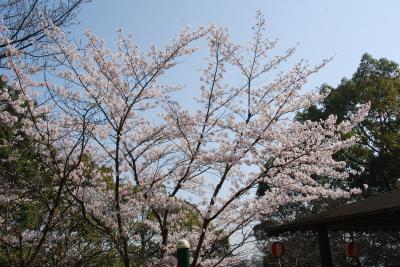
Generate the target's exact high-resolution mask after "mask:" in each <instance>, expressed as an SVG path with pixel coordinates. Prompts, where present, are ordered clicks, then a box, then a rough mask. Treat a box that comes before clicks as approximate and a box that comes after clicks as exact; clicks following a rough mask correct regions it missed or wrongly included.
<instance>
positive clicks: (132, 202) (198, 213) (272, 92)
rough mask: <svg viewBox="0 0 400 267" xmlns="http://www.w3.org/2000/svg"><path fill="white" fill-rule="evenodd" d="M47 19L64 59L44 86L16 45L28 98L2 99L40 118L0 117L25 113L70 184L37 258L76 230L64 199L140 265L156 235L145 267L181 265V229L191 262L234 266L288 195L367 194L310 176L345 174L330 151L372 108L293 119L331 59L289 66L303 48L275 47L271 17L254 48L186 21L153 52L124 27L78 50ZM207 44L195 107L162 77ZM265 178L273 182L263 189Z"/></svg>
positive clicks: (60, 181) (52, 50) (38, 240)
mask: <svg viewBox="0 0 400 267" xmlns="http://www.w3.org/2000/svg"><path fill="white" fill-rule="evenodd" d="M43 23H44V26H43V28H44V29H45V33H46V35H47V36H48V37H49V38H52V42H51V45H50V46H49V47H47V49H48V51H49V54H52V55H54V58H53V60H55V61H56V62H57V64H55V65H56V66H57V67H56V68H55V67H54V68H49V69H47V70H46V72H45V73H44V75H43V76H44V79H43V80H42V81H40V82H34V81H33V80H34V79H38V75H37V73H36V72H35V71H36V69H35V68H32V67H31V66H27V65H24V63H23V61H21V60H19V59H18V51H14V52H13V51H11V52H13V54H15V56H14V57H9V58H8V60H9V68H10V69H11V70H12V71H13V74H12V75H10V77H9V79H10V83H11V84H12V87H13V88H15V90H17V91H18V92H20V94H19V98H18V99H17V100H13V99H11V98H10V97H9V96H8V95H7V94H6V93H4V94H3V95H2V100H5V101H8V102H7V103H8V104H9V105H11V106H13V107H14V108H15V109H16V110H17V111H18V112H19V114H22V113H24V114H27V116H28V117H29V118H28V119H25V118H23V119H18V117H17V116H15V115H13V114H10V113H7V112H2V114H1V119H2V120H3V121H7V122H9V123H10V124H12V123H16V122H18V123H19V124H20V125H21V126H20V129H21V131H23V132H24V134H26V135H27V136H29V138H30V139H31V140H34V141H35V144H36V145H37V146H38V149H39V151H42V157H43V158H44V159H45V160H46V163H47V165H48V168H49V170H51V172H52V173H53V174H54V176H55V177H56V182H55V185H54V186H55V187H56V188H57V190H56V192H57V193H58V192H59V194H58V195H57V196H59V197H56V198H55V199H54V201H52V203H51V205H49V211H48V215H47V216H46V218H45V220H44V221H43V222H42V225H41V227H40V228H39V229H38V230H37V231H35V232H34V233H33V234H31V237H30V238H31V239H30V241H29V242H32V243H33V244H34V246H33V247H34V249H33V251H32V252H31V253H30V256H29V257H28V264H29V263H32V262H34V260H35V257H36V256H37V254H38V253H39V251H40V250H41V249H43V247H46V246H47V245H48V244H50V243H51V240H54V239H57V238H61V239H62V238H65V236H64V235H61V234H60V233H59V232H57V231H55V232H54V231H52V230H53V229H55V225H56V224H57V223H61V222H60V220H57V218H58V215H59V214H60V213H62V212H61V210H62V209H63V207H64V206H63V205H61V203H62V201H63V198H65V199H68V200H69V201H70V202H71V203H73V204H71V205H72V206H73V208H71V209H74V210H78V211H79V213H80V214H81V216H82V219H83V220H85V222H87V223H88V224H90V225H91V226H92V227H93V229H95V231H97V232H98V233H99V234H100V235H101V236H102V237H103V238H104V244H105V245H104V248H112V249H115V251H116V252H117V254H118V255H119V258H120V259H121V261H122V262H123V263H124V265H125V266H136V265H137V263H136V262H135V261H134V260H133V254H134V253H135V248H137V247H141V248H142V249H145V248H147V247H148V244H149V243H150V242H151V243H152V244H156V246H155V247H156V248H157V249H156V251H155V252H154V253H153V254H152V255H150V254H149V255H147V254H146V257H147V258H146V259H145V263H144V264H145V265H146V266H152V265H154V266H160V265H162V266H167V265H170V264H173V263H174V258H173V253H174V251H175V244H176V241H177V240H178V239H181V238H185V239H188V240H189V241H190V243H191V245H192V247H193V254H192V266H223V265H225V264H228V263H235V262H237V261H239V260H240V259H241V254H240V248H241V247H242V246H243V245H244V244H246V243H247V242H248V241H249V240H250V238H251V236H252V232H251V229H252V225H253V224H254V223H255V222H256V221H257V220H258V219H259V218H260V216H264V215H266V214H268V213H269V212H272V211H274V210H276V208H277V207H279V206H280V205H284V204H287V203H292V202H298V201H302V202H306V201H310V200H313V199H316V198H319V197H331V198H339V197H346V196H349V195H350V194H353V193H357V192H359V189H351V188H349V189H348V190H339V189H335V188H333V187H331V186H330V184H329V183H326V184H319V183H318V182H317V181H316V180H314V179H313V177H315V176H316V175H323V176H324V177H329V179H331V181H335V180H336V179H345V178H346V173H347V172H345V171H344V167H345V164H344V163H343V162H337V161H335V160H334V159H333V158H332V155H333V154H334V153H336V152H337V151H339V150H341V149H343V148H347V147H349V146H351V145H352V144H354V142H355V139H354V138H350V139H346V140H344V139H343V138H342V135H343V134H346V133H347V132H348V131H350V130H351V128H352V127H353V126H354V125H356V124H357V123H358V122H360V121H361V120H362V118H363V117H364V116H365V114H366V112H367V111H368V107H367V106H362V107H360V109H359V112H357V113H356V114H354V115H353V117H352V119H351V120H349V121H344V122H342V123H340V124H336V118H335V117H334V116H330V117H329V118H328V119H327V120H324V121H322V120H321V121H318V122H311V121H306V122H304V123H300V122H294V121H293V120H292V118H293V114H294V113H295V112H296V111H298V110H301V109H303V108H306V107H308V106H310V105H312V104H314V103H317V102H318V101H320V100H321V97H323V96H320V95H319V93H318V92H313V91H311V92H310V91H306V90H304V88H303V87H304V84H306V82H307V79H308V78H309V76H310V75H312V74H314V73H316V72H318V71H319V70H320V69H321V68H322V67H324V65H325V64H326V63H327V61H323V62H322V63H321V64H320V65H317V66H309V65H308V64H307V62H305V61H304V60H300V61H299V62H298V63H296V64H295V65H294V66H293V67H292V68H291V69H289V70H287V71H281V72H279V71H278V70H279V69H278V68H279V67H280V66H281V65H282V63H283V62H287V60H288V59H289V58H290V57H291V56H292V55H293V53H294V52H295V49H294V48H291V49H288V50H287V51H285V53H284V54H283V55H280V56H272V51H273V48H274V47H275V45H276V41H272V42H271V41H268V40H267V39H266V38H265V37H264V32H265V20H264V18H263V16H262V14H261V13H258V14H257V24H256V25H255V27H254V29H253V30H254V37H253V38H252V40H251V43H250V44H249V45H248V46H242V45H239V44H236V43H234V42H233V41H232V40H231V39H230V38H229V35H228V32H227V30H225V29H221V28H218V27H217V26H214V25H210V26H208V27H205V28H199V29H197V30H195V31H190V30H188V29H184V30H183V31H182V32H181V33H180V34H179V35H178V36H177V37H176V38H175V39H174V40H173V41H172V42H171V43H169V44H167V45H166V46H165V47H164V48H163V49H157V48H156V47H151V48H150V49H149V51H147V52H145V51H142V50H140V49H139V47H138V46H137V45H135V43H134V42H133V39H132V38H131V37H130V36H129V35H128V36H125V35H124V34H123V33H122V32H121V33H120V35H119V38H118V42H117V44H116V48H115V49H114V50H111V49H108V48H106V46H105V44H104V42H103V41H102V40H100V39H98V38H97V37H96V36H95V35H93V34H92V33H90V32H88V33H86V37H87V43H86V45H85V47H84V49H82V50H81V49H79V50H78V49H77V47H76V45H74V44H71V43H70V42H68V40H67V38H66V36H65V34H64V33H62V32H61V31H60V29H59V28H58V27H56V26H55V25H50V26H49V25H48V23H50V22H43ZM46 23H47V24H46ZM201 40H206V42H207V44H208V50H209V56H208V58H207V63H206V66H205V68H204V69H203V70H202V71H201V73H200V80H201V87H200V90H199V93H198V96H197V97H196V99H195V101H196V103H195V104H193V108H191V109H187V108H184V106H183V105H182V103H179V101H178V99H174V98H173V96H174V95H175V94H174V92H175V91H177V90H179V89H180V88H181V87H180V86H176V85H169V84H165V83H162V82H161V80H160V78H161V77H162V76H163V75H165V73H166V72H167V71H168V70H170V69H172V68H174V67H175V66H176V64H177V63H178V62H179V59H180V58H182V57H186V56H189V55H191V54H192V53H194V52H195V50H196V49H195V48H193V46H192V43H193V42H195V41H201ZM228 73H229V77H236V78H235V79H234V80H232V79H231V78H228ZM23 103H25V104H24V105H23ZM84 159H86V160H84ZM94 166H95V167H94ZM261 181H262V182H265V183H267V184H268V186H269V190H268V191H267V192H266V194H265V195H264V196H263V197H262V198H256V197H255V196H254V193H255V188H256V187H257V184H258V183H259V182H261ZM2 201H4V200H3V199H2ZM2 216H3V215H2ZM61 218H62V216H61ZM1 223H2V224H5V223H7V221H6V219H5V218H3V217H2V221H1ZM143 229H145V231H144V230H143ZM144 232H146V233H151V234H147V235H144V234H143V233H144ZM57 234H58V235H57ZM69 240H72V241H71V242H72V243H73V240H74V238H70V239H69ZM24 241H26V238H25V237H24V238H22V241H21V242H24ZM227 241H229V242H227ZM221 244H225V245H223V249H221ZM72 251H73V249H72ZM139 251H143V250H139ZM71 253H73V252H71Z"/></svg>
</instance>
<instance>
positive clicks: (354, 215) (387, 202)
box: [266, 189, 400, 236]
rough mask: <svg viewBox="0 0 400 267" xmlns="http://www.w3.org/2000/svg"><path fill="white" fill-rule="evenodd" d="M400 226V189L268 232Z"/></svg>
mask: <svg viewBox="0 0 400 267" xmlns="http://www.w3.org/2000/svg"><path fill="white" fill-rule="evenodd" d="M321 226H323V227H326V228H327V229H328V230H331V231H362V232H366V231H378V230H384V231H385V230H394V231H396V230H400V189H396V190H393V191H389V192H386V193H382V194H379V195H376V196H373V197H369V198H366V199H363V200H359V201H356V202H353V203H350V204H346V205H343V206H340V207H338V208H334V209H330V210H327V211H325V212H322V213H320V214H316V215H311V216H308V217H305V218H301V219H297V220H294V221H292V222H290V223H286V224H282V225H278V226H273V227H270V228H268V229H266V232H267V234H268V235H269V236H275V235H279V234H281V233H285V232H293V231H317V230H318V229H320V228H321Z"/></svg>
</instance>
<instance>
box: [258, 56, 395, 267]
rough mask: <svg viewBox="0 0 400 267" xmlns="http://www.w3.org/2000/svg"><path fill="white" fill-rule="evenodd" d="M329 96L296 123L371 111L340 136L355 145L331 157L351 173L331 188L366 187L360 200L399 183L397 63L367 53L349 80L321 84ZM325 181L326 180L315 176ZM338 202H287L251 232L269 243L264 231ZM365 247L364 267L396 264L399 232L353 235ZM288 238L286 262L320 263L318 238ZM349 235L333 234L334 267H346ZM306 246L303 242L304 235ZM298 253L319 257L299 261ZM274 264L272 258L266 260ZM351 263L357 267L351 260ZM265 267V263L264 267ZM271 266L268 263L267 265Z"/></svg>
mask: <svg viewBox="0 0 400 267" xmlns="http://www.w3.org/2000/svg"><path fill="white" fill-rule="evenodd" d="M326 92H329V94H328V96H327V97H326V98H325V99H324V101H323V102H321V103H319V104H317V105H313V106H310V107H309V108H307V109H306V110H304V111H302V112H300V113H298V114H297V116H296V120H298V121H306V120H312V121H318V120H321V119H326V118H327V117H328V116H330V115H332V114H333V115H335V116H336V117H337V120H338V122H341V121H343V120H346V119H348V118H349V117H350V116H351V113H352V112H354V111H355V110H357V109H358V107H360V106H361V105H363V104H366V103H369V104H370V112H369V114H368V116H367V117H366V118H365V120H364V121H363V122H361V123H360V124H359V125H357V126H356V127H355V128H354V129H353V131H352V132H351V133H350V134H349V135H347V136H343V138H348V137H350V136H352V135H357V136H359V141H358V143H357V144H356V145H355V146H353V147H351V148H348V149H346V150H343V151H340V152H339V153H337V154H336V155H335V157H336V158H337V160H343V161H345V162H346V164H347V166H348V168H349V170H350V169H352V170H355V171H356V172H350V173H349V176H350V177H349V179H348V180H347V181H341V182H339V183H336V184H334V185H333V186H337V187H343V188H346V187H361V188H363V185H364V184H367V185H368V189H367V190H365V191H364V193H363V196H364V197H365V196H369V195H373V194H377V193H380V192H385V191H389V190H392V189H394V188H396V187H398V185H399V179H400V167H399V166H400V68H399V64H397V63H396V62H393V61H390V60H388V59H385V58H381V59H375V58H373V57H372V56H371V55H369V54H364V55H363V56H362V58H361V63H360V66H359V67H358V69H357V71H356V72H355V73H354V75H353V76H352V78H351V79H343V80H342V81H341V83H340V84H339V85H338V86H337V87H336V88H334V87H332V86H329V85H323V86H322V87H321V93H326ZM318 179H321V180H323V179H324V177H318ZM266 190H269V187H268V185H267V184H260V185H259V188H258V195H263V194H264V192H265V191H266ZM337 204H340V203H337V202H336V201H334V202H329V201H326V200H317V201H314V202H312V203H307V205H303V204H291V205H288V206H284V207H281V209H280V210H279V211H277V212H276V213H274V214H272V215H271V222H264V223H262V224H260V225H258V226H257V227H256V228H255V231H256V236H257V238H258V239H259V240H262V241H263V242H266V243H267V244H268V241H269V240H270V239H269V238H268V237H267V236H265V235H264V233H263V228H265V227H268V226H271V223H272V224H274V223H275V224H276V223H282V222H285V221H288V220H291V219H295V218H299V217H301V216H306V215H309V214H313V213H318V212H320V211H322V210H324V209H326V208H328V207H332V206H334V205H337ZM351 234H353V235H354V237H355V238H356V239H358V240H359V242H360V243H361V245H362V247H363V260H362V264H363V266H378V265H382V266H397V265H396V264H397V263H398V262H399V261H400V258H399V257H398V255H397V254H396V253H395V252H394V251H396V250H398V249H399V248H400V244H399V240H400V239H399V238H400V236H399V235H398V234H397V233H382V232H381V233H370V234H368V235H366V234H363V233H351ZM307 235H308V234H307V233H304V234H300V235H299V234H296V233H295V234H286V235H284V236H282V238H283V239H284V240H285V242H286V243H287V246H288V250H289V251H291V252H288V254H289V253H290V255H287V256H286V257H285V258H284V262H285V263H286V264H288V266H313V265H318V264H319V253H318V247H317V246H315V244H317V243H316V242H317V240H316V239H315V237H313V235H311V236H310V235H308V236H307ZM348 235H349V234H348V233H331V236H330V239H331V249H332V256H333V259H334V264H335V266H348V265H349V264H350V262H349V260H348V259H346V258H345V257H344V253H343V251H344V250H343V245H344V243H345V241H346V238H348ZM305 236H307V237H306V239H307V240H308V242H304V239H305V238H304V237H305ZM301 251H303V252H304V251H313V252H317V253H314V254H313V253H311V254H307V255H308V256H307V257H298V256H296V255H299V254H301V253H300V252H301ZM268 262H269V263H271V264H273V263H274V260H273V259H270V258H269V259H268ZM353 263H354V264H359V263H357V262H353ZM268 266H269V265H268ZM271 266H272V265H271Z"/></svg>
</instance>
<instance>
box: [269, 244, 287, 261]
mask: <svg viewBox="0 0 400 267" xmlns="http://www.w3.org/2000/svg"><path fill="white" fill-rule="evenodd" d="M271 253H272V256H273V257H275V258H280V257H282V256H283V254H285V246H284V245H283V243H282V242H272V245H271Z"/></svg>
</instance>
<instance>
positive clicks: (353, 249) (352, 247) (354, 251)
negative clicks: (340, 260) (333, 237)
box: [345, 242, 360, 257]
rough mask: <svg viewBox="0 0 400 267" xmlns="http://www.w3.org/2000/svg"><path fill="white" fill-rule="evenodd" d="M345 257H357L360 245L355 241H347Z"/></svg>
mask: <svg viewBox="0 0 400 267" xmlns="http://www.w3.org/2000/svg"><path fill="white" fill-rule="evenodd" d="M345 251H346V255H347V257H358V256H359V255H360V246H359V245H358V244H357V243H355V242H349V243H347V244H346V247H345Z"/></svg>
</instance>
